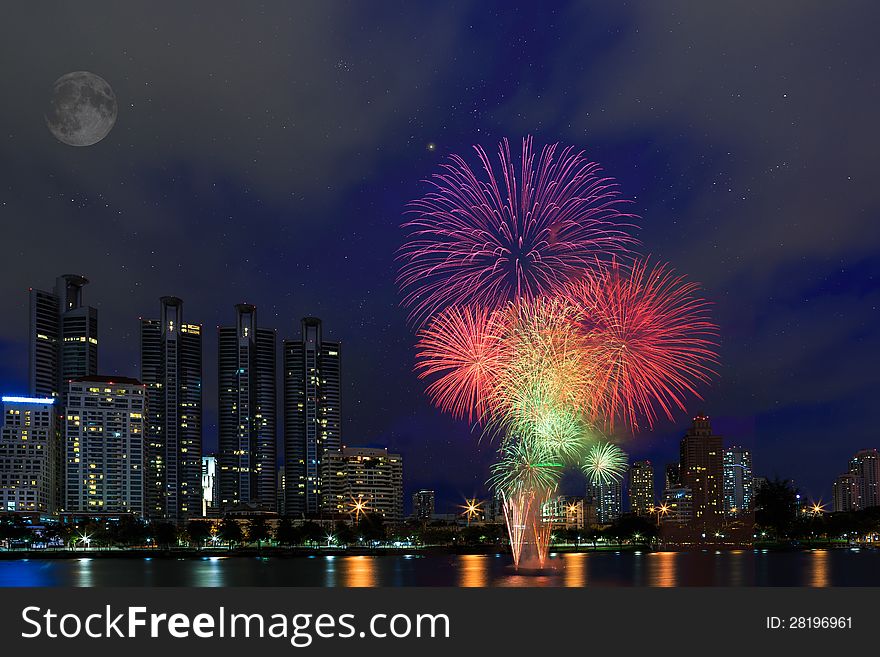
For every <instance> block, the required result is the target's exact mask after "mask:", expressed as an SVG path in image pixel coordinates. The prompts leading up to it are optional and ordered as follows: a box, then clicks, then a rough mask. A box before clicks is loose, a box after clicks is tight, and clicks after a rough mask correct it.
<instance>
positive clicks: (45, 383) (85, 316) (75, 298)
mask: <svg viewBox="0 0 880 657" xmlns="http://www.w3.org/2000/svg"><path fill="white" fill-rule="evenodd" d="M88 282H89V281H88V279H86V278H84V277H82V276H77V275H74V274H65V275H64V276H59V277H58V279H57V280H56V282H55V290H54V291H53V292H46V291H44V290H35V289H33V288H32V289H31V290H30V334H29V335H28V365H29V374H28V379H29V385H30V391H31V394H32V395H35V396H41V397H61V396H62V395H63V394H64V392H65V391H66V387H67V381H69V380H70V379H74V378H77V377H82V376H94V375H95V374H97V372H98V311H97V310H96V309H94V308H92V307H91V306H83V305H82V288H83V286H85V285H87V284H88Z"/></svg>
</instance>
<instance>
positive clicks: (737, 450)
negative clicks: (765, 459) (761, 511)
mask: <svg viewBox="0 0 880 657" xmlns="http://www.w3.org/2000/svg"><path fill="white" fill-rule="evenodd" d="M753 479H754V477H753V475H752V454H751V452H750V451H749V450H747V449H745V448H743V447H728V448H727V449H725V450H724V511H725V512H726V513H727V514H728V515H737V514H740V513H743V512H744V511H750V510H751V509H752V491H753V488H754V481H753Z"/></svg>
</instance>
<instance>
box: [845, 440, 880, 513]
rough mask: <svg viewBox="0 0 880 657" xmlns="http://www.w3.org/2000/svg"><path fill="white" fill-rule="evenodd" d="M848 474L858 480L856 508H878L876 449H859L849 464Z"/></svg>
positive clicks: (879, 483) (879, 465)
mask: <svg viewBox="0 0 880 657" xmlns="http://www.w3.org/2000/svg"><path fill="white" fill-rule="evenodd" d="M849 471H850V474H852V475H855V476H856V477H857V478H858V497H859V499H858V508H859V509H869V508H871V507H872V506H880V454H878V453H877V450H876V449H861V450H859V451H858V452H856V454H855V456H853V457H852V460H850V463H849Z"/></svg>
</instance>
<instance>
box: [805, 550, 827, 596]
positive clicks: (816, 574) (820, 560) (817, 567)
mask: <svg viewBox="0 0 880 657" xmlns="http://www.w3.org/2000/svg"><path fill="white" fill-rule="evenodd" d="M810 555H811V556H812V559H811V563H812V566H813V569H812V571H811V572H810V586H816V587H824V586H830V583H829V582H830V575H829V568H830V564H829V563H828V550H813V551H812V552H810Z"/></svg>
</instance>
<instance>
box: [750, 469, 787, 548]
mask: <svg viewBox="0 0 880 657" xmlns="http://www.w3.org/2000/svg"><path fill="white" fill-rule="evenodd" d="M796 517H797V490H796V489H795V488H794V486H792V484H791V482H790V481H788V480H787V479H779V478H778V477H777V478H776V479H774V480H773V481H768V482H767V483H766V484H765V485H764V486H762V487H761V488H760V490H758V493H757V495H755V522H756V524H757V525H758V526H760V527H762V528H764V529H768V530H770V531H771V532H772V533H773V535H774V537H775V538H776V539H777V540H781V539H784V538H787V537H788V535H789V533H790V532H791V530H792V529H793V525H794V521H795V518H796Z"/></svg>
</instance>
